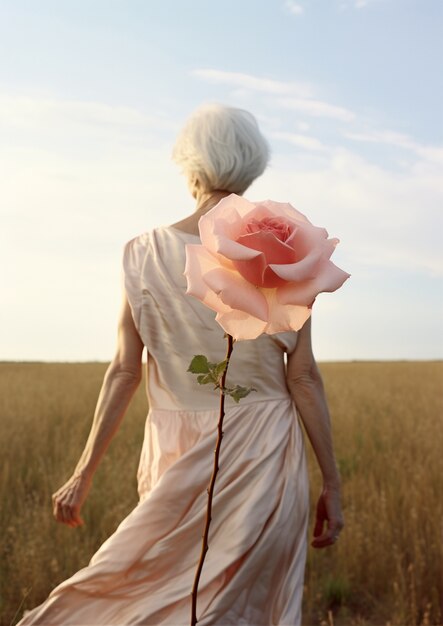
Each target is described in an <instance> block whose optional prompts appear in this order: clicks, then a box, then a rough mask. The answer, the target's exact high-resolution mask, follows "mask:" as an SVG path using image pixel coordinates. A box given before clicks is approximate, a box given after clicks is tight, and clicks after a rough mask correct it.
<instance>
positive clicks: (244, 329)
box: [215, 311, 266, 340]
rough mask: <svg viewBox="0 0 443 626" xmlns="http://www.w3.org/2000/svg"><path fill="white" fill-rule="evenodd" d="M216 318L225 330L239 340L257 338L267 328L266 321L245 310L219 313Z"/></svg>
mask: <svg viewBox="0 0 443 626" xmlns="http://www.w3.org/2000/svg"><path fill="white" fill-rule="evenodd" d="M215 319H216V320H217V322H218V323H219V324H220V326H221V327H222V328H223V330H224V331H225V332H227V333H229V334H230V335H232V336H233V337H234V339H237V340H242V339H256V338H257V337H258V336H259V335H261V334H262V333H263V331H264V329H265V328H266V322H263V321H262V320H259V319H257V318H256V317H253V316H252V315H248V314H247V313H244V312H243V311H230V312H229V313H217V315H216V317H215Z"/></svg>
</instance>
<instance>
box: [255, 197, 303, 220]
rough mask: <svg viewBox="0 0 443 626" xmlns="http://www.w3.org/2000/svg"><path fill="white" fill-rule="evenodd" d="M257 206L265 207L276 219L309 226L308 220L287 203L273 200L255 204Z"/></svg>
mask: <svg viewBox="0 0 443 626" xmlns="http://www.w3.org/2000/svg"><path fill="white" fill-rule="evenodd" d="M256 204H257V205H259V206H261V207H265V208H266V209H267V210H268V211H270V212H271V213H272V214H273V215H276V216H278V217H287V218H289V219H290V220H291V221H292V222H300V223H302V224H311V222H310V221H309V220H308V218H307V217H306V216H305V215H303V213H300V211H298V210H297V209H296V208H295V207H293V206H292V204H289V202H274V201H273V200H263V201H261V202H257V203H256Z"/></svg>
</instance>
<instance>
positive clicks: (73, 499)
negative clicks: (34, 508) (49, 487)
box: [52, 474, 92, 528]
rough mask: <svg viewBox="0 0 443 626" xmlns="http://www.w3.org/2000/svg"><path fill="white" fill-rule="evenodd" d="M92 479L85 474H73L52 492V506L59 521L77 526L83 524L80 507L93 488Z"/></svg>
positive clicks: (72, 526) (73, 526)
mask: <svg viewBox="0 0 443 626" xmlns="http://www.w3.org/2000/svg"><path fill="white" fill-rule="evenodd" d="M91 484H92V479H91V478H89V477H87V476H85V475H84V474H73V475H72V476H71V478H70V479H69V480H68V481H67V482H66V483H65V484H64V485H63V486H62V487H60V489H58V491H56V492H55V493H53V494H52V507H53V513H54V517H55V519H56V520H57V522H61V523H62V524H66V525H67V526H71V528H76V527H77V526H83V524H84V521H83V519H82V518H81V517H80V509H81V507H82V506H83V503H84V501H85V500H86V497H87V495H88V493H89V489H90V488H91Z"/></svg>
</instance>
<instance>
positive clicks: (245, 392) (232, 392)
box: [225, 385, 257, 403]
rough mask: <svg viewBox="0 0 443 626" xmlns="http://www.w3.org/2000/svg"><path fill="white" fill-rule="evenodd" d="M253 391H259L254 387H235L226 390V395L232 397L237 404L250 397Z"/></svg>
mask: <svg viewBox="0 0 443 626" xmlns="http://www.w3.org/2000/svg"><path fill="white" fill-rule="evenodd" d="M251 391H257V389H254V387H242V386H241V385H235V386H234V387H228V388H226V389H225V393H226V394H228V395H229V396H231V398H232V399H233V400H234V401H235V402H237V403H238V402H240V400H241V399H242V398H246V396H249V394H250V393H251Z"/></svg>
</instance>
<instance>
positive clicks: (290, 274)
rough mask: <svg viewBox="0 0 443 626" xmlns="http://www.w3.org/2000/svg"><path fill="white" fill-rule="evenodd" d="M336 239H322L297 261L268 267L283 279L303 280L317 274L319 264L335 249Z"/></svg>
mask: <svg viewBox="0 0 443 626" xmlns="http://www.w3.org/2000/svg"><path fill="white" fill-rule="evenodd" d="M337 243H338V239H323V240H322V241H321V242H319V243H318V244H317V245H316V246H315V247H313V248H312V250H310V251H309V252H308V254H307V255H306V256H305V257H304V258H303V259H302V260H301V261H298V262H297V263H290V264H284V265H275V264H271V265H270V266H269V267H270V268H271V269H272V270H273V271H274V272H275V273H276V274H277V276H279V277H280V278H283V280H285V281H289V282H290V281H304V280H310V279H313V278H315V277H316V276H317V274H318V271H319V266H320V265H321V264H322V263H323V262H324V261H326V260H328V259H329V257H330V256H331V254H332V253H333V252H334V250H335V246H336V245H337Z"/></svg>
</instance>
